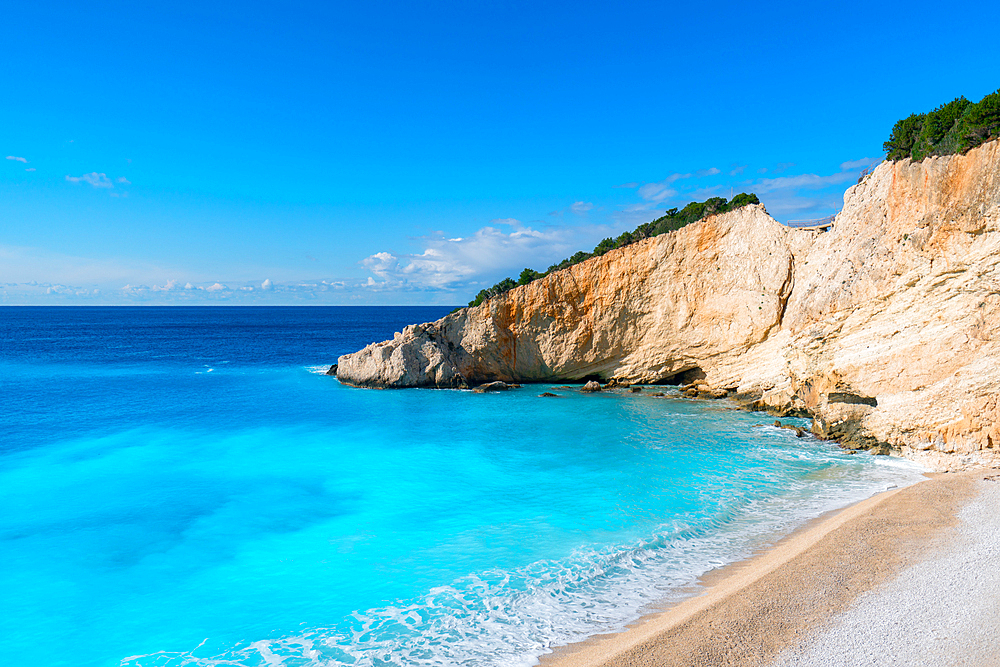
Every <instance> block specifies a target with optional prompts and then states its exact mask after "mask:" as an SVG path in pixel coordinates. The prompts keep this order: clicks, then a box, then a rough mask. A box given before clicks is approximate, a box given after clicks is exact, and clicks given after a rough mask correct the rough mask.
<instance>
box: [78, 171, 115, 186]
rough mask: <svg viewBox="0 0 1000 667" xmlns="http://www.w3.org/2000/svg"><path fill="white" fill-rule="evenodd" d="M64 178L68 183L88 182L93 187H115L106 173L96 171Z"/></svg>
mask: <svg viewBox="0 0 1000 667" xmlns="http://www.w3.org/2000/svg"><path fill="white" fill-rule="evenodd" d="M66 180H67V181H69V182H70V183H90V184H91V185H92V186H94V187H95V188H113V187H115V186H114V184H113V183H112V182H111V179H109V178H108V175H107V174H99V173H97V172H96V171H92V172H90V173H89V174H84V175H83V176H67V177H66Z"/></svg>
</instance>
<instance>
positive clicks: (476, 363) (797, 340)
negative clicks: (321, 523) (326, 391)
mask: <svg viewBox="0 0 1000 667" xmlns="http://www.w3.org/2000/svg"><path fill="white" fill-rule="evenodd" d="M998 223H1000V148H998V143H997V142H991V143H988V144H985V145H983V146H981V147H979V148H977V149H976V150H973V151H970V152H969V153H968V154H967V155H964V156H963V155H955V156H947V157H936V158H928V159H926V160H924V161H923V162H921V163H916V164H914V163H912V162H911V161H909V160H904V161H902V162H897V163H888V162H886V163H883V164H882V165H880V166H879V167H878V168H877V169H876V170H875V171H874V173H872V174H871V175H869V176H867V177H866V178H865V179H864V180H863V181H862V182H861V183H859V184H858V185H857V186H854V187H852V188H851V189H849V190H848V191H847V193H846V194H845V196H844V208H843V210H842V211H841V213H840V214H839V215H838V216H837V219H836V221H835V225H834V228H833V230H832V231H829V232H826V233H821V232H809V231H798V230H792V229H788V228H786V227H784V226H782V225H780V224H779V223H777V222H776V221H775V220H773V219H772V218H771V217H770V216H768V215H767V213H766V212H765V210H764V209H763V207H760V206H748V207H745V208H743V209H740V210H737V211H734V212H731V213H727V214H724V215H720V216H714V217H711V218H708V219H706V220H703V221H700V222H698V223H695V224H692V225H689V226H687V227H685V228H683V229H681V230H679V231H677V232H673V233H671V234H666V235H662V236H658V237H655V238H652V239H647V240H645V241H642V242H640V243H637V244H634V245H631V246H628V247H626V248H622V249H619V250H614V251H611V252H609V253H608V254H606V255H604V256H602V257H599V258H595V259H592V260H589V261H587V262H584V263H582V264H578V265H576V266H573V267H571V268H569V269H566V270H564V271H559V272H557V273H555V274H552V275H550V276H547V277H546V278H543V279H541V280H537V281H535V282H533V283H531V284H530V285H526V286H524V287H519V288H517V289H515V290H512V291H510V292H508V293H507V294H504V295H502V296H500V297H497V298H493V299H490V300H489V301H487V302H485V303H484V304H482V305H480V306H478V307H476V308H466V309H463V310H461V311H458V312H456V313H453V314H451V315H449V316H447V317H445V318H443V319H441V320H439V321H437V322H434V323H430V324H421V325H414V326H411V327H407V328H406V329H404V330H403V332H402V333H400V334H397V335H396V337H395V338H394V339H393V340H392V341H386V342H383V343H377V344H374V345H369V346H368V347H366V348H365V349H364V350H361V351H360V352H357V353H354V354H350V355H345V356H343V357H341V358H340V359H339V360H338V370H337V376H338V378H339V379H340V380H341V381H342V382H346V383H349V384H354V385H359V386H383V387H418V386H423V387H427V386H431V387H465V386H469V385H471V384H479V383H482V382H490V381H496V380H502V381H505V382H519V381H529V382H530V381H558V380H561V379H564V380H579V379H582V378H584V377H587V376H596V377H600V378H602V379H604V380H608V379H611V378H615V379H616V381H619V382H624V383H627V382H639V383H651V382H657V381H663V380H669V379H671V378H674V380H675V381H682V382H685V383H687V382H692V381H694V380H697V382H698V383H699V387H700V386H701V385H704V386H705V388H706V389H707V390H709V391H711V390H715V391H718V390H729V391H730V392H732V393H733V395H734V396H735V397H736V398H737V399H738V400H742V401H744V402H745V403H747V404H749V405H751V406H753V407H757V408H761V409H767V410H770V411H772V412H775V413H777V414H780V415H811V416H814V417H815V423H814V431H816V432H819V433H821V434H823V435H825V436H828V437H837V438H839V439H841V440H842V441H844V442H845V443H846V444H847V445H848V446H852V447H860V448H871V447H885V446H891V447H892V448H893V449H894V450H895V451H899V452H902V453H904V454H905V455H907V456H908V457H910V458H914V459H916V460H918V461H921V462H922V463H925V464H926V465H929V466H930V467H935V468H939V469H948V468H961V467H965V466H968V465H975V464H983V463H989V462H997V463H998V464H1000V402H998V396H1000V347H998V346H1000V336H998V334H1000V330H998V328H1000V325H998V321H1000V230H998Z"/></svg>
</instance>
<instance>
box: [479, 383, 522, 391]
mask: <svg viewBox="0 0 1000 667" xmlns="http://www.w3.org/2000/svg"><path fill="white" fill-rule="evenodd" d="M517 386H520V385H517ZM511 388H512V386H511V385H509V384H507V383H506V382H500V381H497V382H487V383H486V384H481V385H479V386H478V387H476V388H475V389H473V390H472V391H474V392H476V393H477V394H485V393H487V392H491V391H507V390H508V389H511Z"/></svg>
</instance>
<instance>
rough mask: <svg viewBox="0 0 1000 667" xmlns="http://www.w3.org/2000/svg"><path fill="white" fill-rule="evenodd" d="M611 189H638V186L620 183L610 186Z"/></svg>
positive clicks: (636, 184)
mask: <svg viewBox="0 0 1000 667" xmlns="http://www.w3.org/2000/svg"><path fill="white" fill-rule="evenodd" d="M611 187H613V188H627V189H632V188H637V187H639V184H638V183H622V184H621V185H612V186H611Z"/></svg>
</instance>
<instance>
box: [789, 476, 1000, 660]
mask: <svg viewBox="0 0 1000 667" xmlns="http://www.w3.org/2000/svg"><path fill="white" fill-rule="evenodd" d="M982 487H984V488H983V490H982V493H981V495H980V496H979V498H978V499H976V500H975V501H973V502H972V503H970V504H969V505H967V506H966V507H965V508H964V509H963V510H962V511H961V513H960V514H959V519H960V521H961V523H960V525H959V526H958V527H957V528H956V529H955V531H954V532H953V533H952V534H951V536H950V539H949V540H948V541H946V542H945V543H944V544H943V545H941V546H939V547H938V548H937V550H936V551H933V552H932V554H931V555H930V556H929V557H928V558H926V559H925V560H923V561H921V562H919V563H917V564H915V565H913V566H911V567H910V568H908V569H906V570H904V571H903V572H901V573H900V575H899V576H898V577H897V578H896V579H894V580H893V581H891V582H889V583H888V584H886V585H884V586H882V587H880V588H877V589H875V590H873V591H869V592H868V593H865V594H864V595H862V596H861V597H859V598H858V599H857V600H856V601H855V603H854V604H853V606H852V607H851V608H850V609H848V610H847V611H846V612H844V613H843V614H841V615H840V616H837V617H835V618H833V619H832V620H831V622H830V624H829V625H828V626H827V627H826V628H825V629H821V630H820V631H819V633H818V634H817V635H814V636H813V638H812V639H811V640H809V641H807V642H806V643H805V644H804V645H803V646H800V647H798V648H796V649H792V650H789V651H785V652H784V653H782V654H781V655H780V656H779V657H778V659H777V660H776V661H775V662H774V663H772V665H771V667H858V666H860V665H880V666H881V665H892V666H893V667H927V666H928V665H963V666H965V665H968V666H970V667H973V666H975V667H979V666H983V667H985V666H987V665H989V666H993V665H998V664H1000V643H998V640H997V637H998V636H1000V604H998V602H997V601H998V600H1000V568H998V567H997V566H996V563H997V556H998V554H1000V512H997V509H996V508H997V507H1000V485H991V484H983V485H982Z"/></svg>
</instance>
